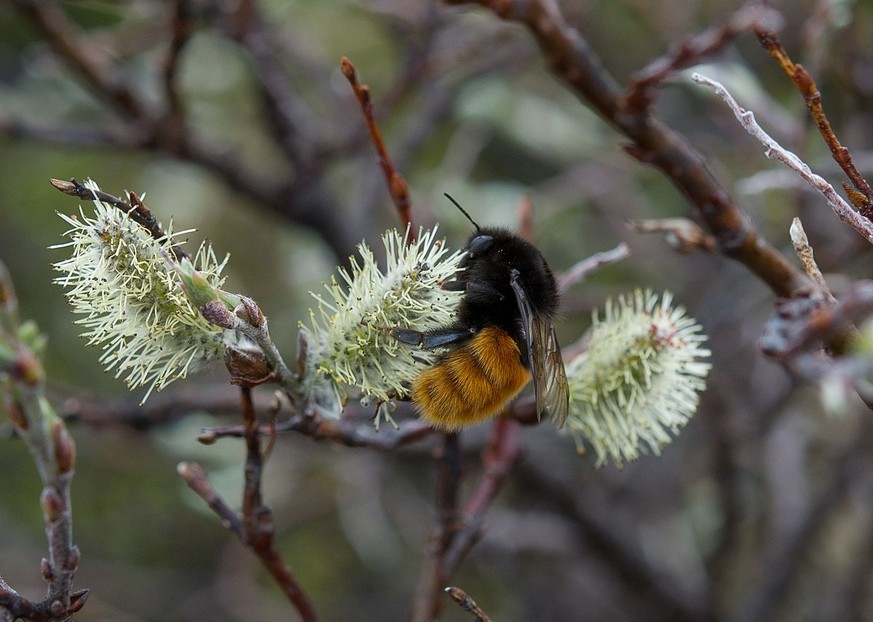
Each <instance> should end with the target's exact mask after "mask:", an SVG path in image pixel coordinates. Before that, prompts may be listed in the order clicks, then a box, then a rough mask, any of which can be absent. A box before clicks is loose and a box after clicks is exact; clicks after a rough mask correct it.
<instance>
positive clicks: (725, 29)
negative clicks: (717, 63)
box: [625, 1, 781, 114]
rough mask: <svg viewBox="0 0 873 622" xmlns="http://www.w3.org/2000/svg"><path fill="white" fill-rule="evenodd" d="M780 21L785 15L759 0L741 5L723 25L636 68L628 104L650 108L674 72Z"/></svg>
mask: <svg viewBox="0 0 873 622" xmlns="http://www.w3.org/2000/svg"><path fill="white" fill-rule="evenodd" d="M780 22H781V16H780V15H779V14H778V13H777V12H776V11H774V10H773V9H771V8H770V7H767V6H763V5H762V4H760V3H759V2H757V1H753V2H751V3H749V4H747V5H745V6H743V7H741V8H740V9H739V10H737V11H736V12H735V13H734V14H733V15H732V16H731V18H730V19H729V20H728V22H727V23H726V24H724V25H723V26H718V27H713V28H710V29H708V30H706V31H704V32H702V33H700V34H698V35H695V36H694V37H690V38H688V39H685V40H684V41H680V42H679V43H678V44H676V45H674V46H673V47H672V48H671V49H670V51H669V52H668V53H667V54H666V55H665V56H662V57H661V58H658V59H656V60H655V61H653V62H651V63H649V64H648V65H647V66H645V67H644V68H643V69H641V70H639V71H638V72H636V73H635V74H634V76H633V77H632V79H631V84H630V87H629V88H628V93H627V95H626V96H625V106H626V107H627V109H628V110H629V111H630V112H631V113H633V114H640V113H642V112H644V111H646V110H648V109H649V108H650V107H651V105H652V103H653V102H654V100H655V98H656V97H657V92H658V88H659V87H660V86H661V84H662V83H663V82H664V80H666V79H667V78H668V77H669V76H670V75H672V74H674V73H676V72H677V71H681V70H682V69H686V68H688V67H692V66H694V65H696V64H698V63H700V62H701V61H702V60H703V59H705V58H707V57H710V56H714V55H716V54H718V53H720V52H721V51H722V50H723V49H724V48H725V47H727V45H729V44H730V43H731V42H733V40H734V39H736V38H737V37H738V36H739V35H740V34H742V33H744V32H745V31H747V30H749V29H751V28H753V27H754V28H755V29H759V28H763V27H766V28H767V29H768V30H776V29H777V27H778V25H781V24H780Z"/></svg>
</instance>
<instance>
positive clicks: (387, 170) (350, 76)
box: [340, 56, 416, 241]
mask: <svg viewBox="0 0 873 622" xmlns="http://www.w3.org/2000/svg"><path fill="white" fill-rule="evenodd" d="M340 69H341V70H342V73H343V75H344V76H345V77H346V80H348V81H349V84H350V85H351V86H352V90H353V91H354V93H355V97H356V98H357V100H358V104H359V105H360V107H361V112H362V113H363V114H364V121H366V123H367V129H368V130H369V131H370V138H371V140H372V141H373V145H374V146H375V147H376V152H377V153H378V154H379V166H380V167H381V168H382V173H383V174H384V175H385V182H386V183H387V184H388V194H390V195H391V201H392V202H393V203H394V207H395V208H397V213H398V215H399V216H400V221H401V222H402V223H403V225H404V226H406V227H408V228H409V239H410V241H413V240H415V236H416V233H415V229H414V227H413V226H412V210H411V206H410V201H409V187H408V186H407V185H406V180H405V179H403V176H402V175H401V174H400V173H399V172H398V171H397V170H396V169H395V168H394V164H393V163H392V162H391V156H390V155H388V149H386V147H385V141H383V140H382V133H381V132H380V131H379V126H378V125H377V123H376V118H375V116H374V115H373V103H372V101H371V99H370V87H369V86H367V85H366V84H361V83H360V81H359V80H358V72H357V70H356V69H355V66H354V65H353V64H352V61H350V60H349V59H348V58H346V57H345V56H344V57H343V58H342V60H341V61H340Z"/></svg>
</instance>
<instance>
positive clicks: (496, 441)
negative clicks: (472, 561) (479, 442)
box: [441, 417, 521, 581]
mask: <svg viewBox="0 0 873 622" xmlns="http://www.w3.org/2000/svg"><path fill="white" fill-rule="evenodd" d="M520 455H521V423H520V422H519V421H516V420H515V419H510V418H508V417H500V418H498V419H497V420H496V421H495V422H494V426H493V428H492V431H491V436H490V437H489V439H488V444H487V445H486V447H485V450H484V451H483V454H482V479H481V480H480V481H479V485H478V486H477V487H476V490H475V491H474V492H473V494H472V495H471V496H470V499H469V501H467V504H466V506H465V507H464V514H463V519H464V522H463V526H462V528H461V529H460V530H459V531H458V533H457V534H456V535H455V538H454V540H453V542H452V543H451V547H450V548H449V549H448V550H447V551H446V553H445V556H444V559H443V564H442V568H441V575H442V577H444V581H448V580H449V578H450V577H451V576H452V575H453V574H454V573H455V571H456V570H457V568H458V566H460V564H461V561H462V560H463V559H464V557H465V556H466V555H467V553H469V552H470V550H471V549H472V548H473V546H475V544H476V543H477V542H478V541H479V538H480V537H481V536H482V526H483V524H484V521H485V513H486V512H487V511H488V508H489V507H490V506H491V502H492V501H494V498H495V497H496V496H497V494H498V493H499V492H500V490H501V489H502V488H503V485H504V484H505V483H506V478H507V477H509V473H510V471H512V467H513V466H514V465H515V463H516V461H517V460H518V458H519V456H520Z"/></svg>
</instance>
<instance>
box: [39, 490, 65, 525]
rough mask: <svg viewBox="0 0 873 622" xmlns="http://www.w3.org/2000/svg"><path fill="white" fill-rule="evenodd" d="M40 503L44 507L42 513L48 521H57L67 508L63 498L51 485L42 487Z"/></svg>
mask: <svg viewBox="0 0 873 622" xmlns="http://www.w3.org/2000/svg"><path fill="white" fill-rule="evenodd" d="M39 504H40V506H41V507H42V515H43V517H44V518H45V522H46V523H54V522H57V520H58V519H59V518H60V517H61V515H62V514H63V513H64V510H65V509H66V506H65V504H64V500H63V498H62V497H61V495H59V494H58V491H57V490H55V489H54V488H52V487H51V486H46V487H45V488H43V489H42V495H41V496H40V498H39Z"/></svg>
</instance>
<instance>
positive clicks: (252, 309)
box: [240, 296, 266, 328]
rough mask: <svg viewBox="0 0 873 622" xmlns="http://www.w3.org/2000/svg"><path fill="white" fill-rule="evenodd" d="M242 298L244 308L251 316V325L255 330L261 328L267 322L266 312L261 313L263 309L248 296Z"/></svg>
mask: <svg viewBox="0 0 873 622" xmlns="http://www.w3.org/2000/svg"><path fill="white" fill-rule="evenodd" d="M240 298H241V299H242V305H243V308H244V309H245V310H246V313H247V314H248V316H249V319H248V320H249V324H251V325H252V326H254V327H255V328H261V327H262V326H263V325H264V322H265V321H266V318H265V317H264V312H263V311H261V307H259V306H258V303H256V302H255V301H254V300H252V299H251V298H249V297H247V296H240Z"/></svg>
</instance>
